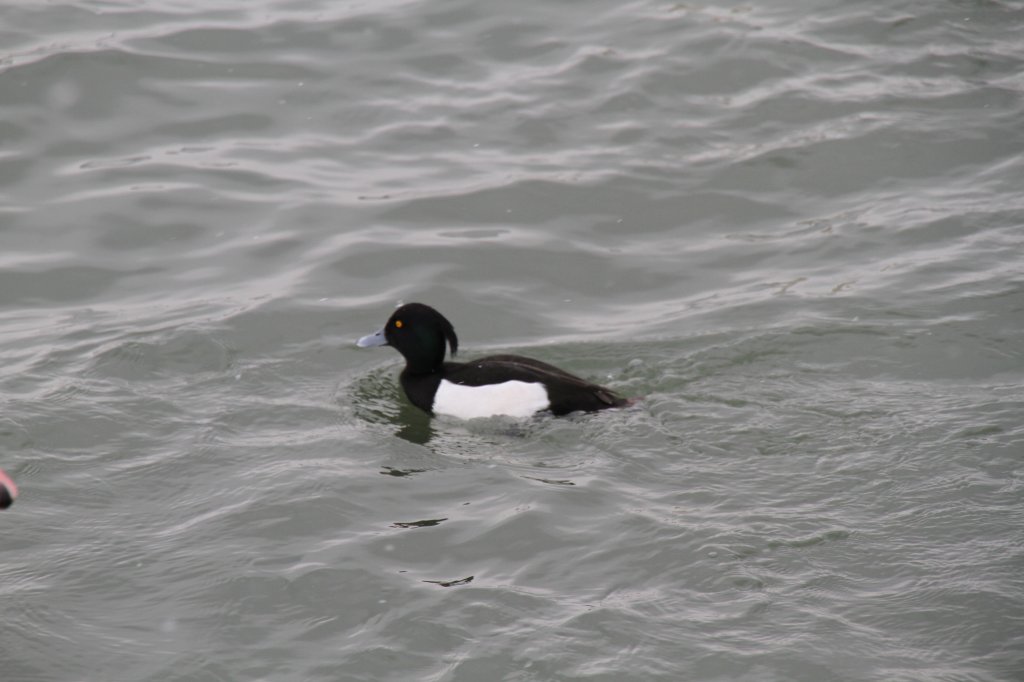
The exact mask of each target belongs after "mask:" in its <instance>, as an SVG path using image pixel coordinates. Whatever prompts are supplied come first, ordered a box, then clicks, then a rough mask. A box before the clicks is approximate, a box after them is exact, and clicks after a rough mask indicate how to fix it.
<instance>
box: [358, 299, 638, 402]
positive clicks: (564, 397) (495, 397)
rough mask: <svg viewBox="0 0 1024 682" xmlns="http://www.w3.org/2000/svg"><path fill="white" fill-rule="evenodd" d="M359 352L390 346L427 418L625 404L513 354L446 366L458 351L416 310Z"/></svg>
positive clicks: (402, 311) (414, 306)
mask: <svg viewBox="0 0 1024 682" xmlns="http://www.w3.org/2000/svg"><path fill="white" fill-rule="evenodd" d="M356 345H357V346H359V347H360V348H369V347H374V346H391V347H393V348H394V349H395V350H397V351H398V352H399V353H401V354H402V357H404V358H405V368H404V369H403V370H402V373H401V375H400V376H399V383H400V384H401V386H402V389H403V390H404V391H405V395H406V396H407V397H408V398H409V401H410V402H411V403H412V404H413V405H415V406H416V407H418V408H419V409H421V410H423V411H424V412H426V413H427V414H430V415H446V416H452V417H458V418H461V419H475V418H478V417H496V416H505V417H514V418H525V417H530V416H533V415H535V414H538V413H541V412H550V413H551V414H554V415H556V416H561V415H566V414H570V413H573V412H596V411H598V410H606V409H609V408H615V407H626V406H628V405H631V404H633V401H632V400H630V399H628V398H624V397H622V396H620V395H618V394H617V393H615V391H613V390H611V389H609V388H605V387H604V386H599V385H598V384H594V383H591V382H589V381H587V380H586V379H582V378H580V377H578V376H576V375H574V374H570V373H569V372H566V371H565V370H563V369H559V368H558V367H555V366H554V365H549V364H548V363H546V362H541V361H540V360H534V359H533V358H527V357H522V356H520V355H489V356H487V357H483V358H479V359H477V360H473V361H470V362H454V361H446V360H445V357H446V354H447V351H448V350H449V349H450V350H451V356H452V358H454V357H455V354H456V353H457V352H458V350H459V339H458V336H456V334H455V328H454V327H453V326H452V323H451V322H449V321H448V319H447V318H446V317H445V316H444V315H442V314H441V313H439V312H438V311H437V310H435V309H434V308H431V307H430V306H429V305H426V304H424V303H407V304H405V305H402V306H400V307H399V308H398V309H397V310H395V312H394V313H392V314H391V317H389V318H388V321H387V323H386V324H385V325H384V326H383V327H382V328H381V329H379V330H378V331H376V332H374V333H373V334H368V335H366V336H363V337H361V338H360V339H359V340H358V341H356Z"/></svg>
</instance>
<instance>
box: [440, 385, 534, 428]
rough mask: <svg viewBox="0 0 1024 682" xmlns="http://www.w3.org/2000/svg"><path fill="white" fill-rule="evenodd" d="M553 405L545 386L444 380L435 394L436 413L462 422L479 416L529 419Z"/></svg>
mask: <svg viewBox="0 0 1024 682" xmlns="http://www.w3.org/2000/svg"><path fill="white" fill-rule="evenodd" d="M550 406H551V403H550V402H549V401H548V392H547V390H546V389H545V388H544V385H543V384H535V383H528V382H526V381H515V380H513V381H506V382H503V383H500V384H488V385H486V386H463V385H461V384H453V383H452V382H450V381H448V380H447V379H442V380H441V385H440V386H438V387H437V393H435V394H434V413H435V414H447V415H451V416H453V417H459V418H460V419H475V418H477V417H494V416H497V415H503V416H507V417H529V416H530V415H532V414H533V413H534V412H539V411H540V410H546V409H547V408H548V407H550Z"/></svg>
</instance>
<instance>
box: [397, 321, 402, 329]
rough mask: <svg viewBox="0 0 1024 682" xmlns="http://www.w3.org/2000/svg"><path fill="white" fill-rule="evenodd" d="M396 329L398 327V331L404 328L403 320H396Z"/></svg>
mask: <svg viewBox="0 0 1024 682" xmlns="http://www.w3.org/2000/svg"><path fill="white" fill-rule="evenodd" d="M395 327H397V328H398V329H401V328H402V321H401V320H395Z"/></svg>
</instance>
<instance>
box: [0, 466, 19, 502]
mask: <svg viewBox="0 0 1024 682" xmlns="http://www.w3.org/2000/svg"><path fill="white" fill-rule="evenodd" d="M17 496H18V486H16V485H14V481H12V480H11V477H10V476H8V475H7V474H6V473H4V470H3V469H0V509H7V508H8V507H10V506H11V505H12V504H14V498H16V497H17Z"/></svg>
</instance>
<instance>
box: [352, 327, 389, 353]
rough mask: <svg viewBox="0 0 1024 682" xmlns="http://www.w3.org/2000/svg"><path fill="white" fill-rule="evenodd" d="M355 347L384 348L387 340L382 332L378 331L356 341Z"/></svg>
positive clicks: (381, 330)
mask: <svg viewBox="0 0 1024 682" xmlns="http://www.w3.org/2000/svg"><path fill="white" fill-rule="evenodd" d="M356 345H357V346H359V347H360V348H370V347H372V346H386V345H388V340H387V339H386V338H385V337H384V330H383V329H378V330H377V331H375V332H374V333H372V334H367V335H366V336H364V337H362V338H361V339H359V340H358V341H356Z"/></svg>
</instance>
